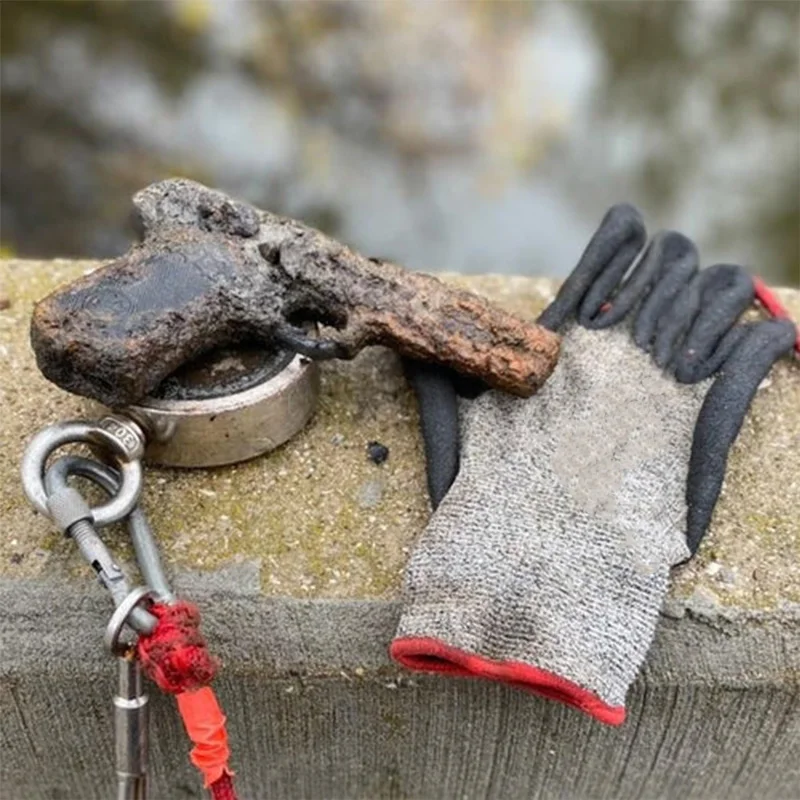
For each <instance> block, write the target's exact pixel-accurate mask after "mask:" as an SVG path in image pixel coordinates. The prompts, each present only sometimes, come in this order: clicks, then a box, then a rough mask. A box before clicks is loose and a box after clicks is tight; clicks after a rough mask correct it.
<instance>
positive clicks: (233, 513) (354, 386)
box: [0, 261, 800, 608]
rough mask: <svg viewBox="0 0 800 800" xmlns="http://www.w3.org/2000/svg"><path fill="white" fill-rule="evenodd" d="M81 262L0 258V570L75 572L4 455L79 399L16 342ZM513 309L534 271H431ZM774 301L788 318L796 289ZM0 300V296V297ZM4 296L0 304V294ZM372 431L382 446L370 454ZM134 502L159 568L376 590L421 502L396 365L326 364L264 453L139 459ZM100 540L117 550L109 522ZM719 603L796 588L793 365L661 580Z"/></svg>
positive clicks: (766, 598)
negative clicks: (305, 406) (294, 432)
mask: <svg viewBox="0 0 800 800" xmlns="http://www.w3.org/2000/svg"><path fill="white" fill-rule="evenodd" d="M95 266H96V263H94V262H69V261H50V262H33V261H6V262H0V301H2V300H6V301H7V303H6V302H0V309H4V310H0V364H1V365H2V374H3V378H2V381H0V399H2V402H3V409H4V414H3V418H2V421H0V448H1V449H2V453H3V458H2V462H0V465H1V467H2V474H1V475H0V520H2V526H3V531H4V536H3V537H0V575H5V576H8V577H13V576H17V577H25V576H35V575H40V574H53V573H56V574H64V575H65V576H71V575H72V576H75V577H80V579H83V580H87V579H88V570H87V568H86V567H85V566H84V565H83V564H81V562H80V560H79V558H78V556H77V553H76V552H75V548H74V547H73V546H72V544H71V543H70V542H68V541H64V540H63V538H62V537H60V536H59V535H57V534H55V533H54V532H53V530H52V528H51V527H50V525H49V524H48V522H47V520H44V519H42V518H40V517H38V516H37V515H36V514H34V512H33V511H32V510H31V509H30V507H29V506H28V504H27V502H26V501H25V498H24V497H23V495H22V492H21V488H20V484H19V479H18V472H17V470H18V464H19V459H20V456H21V453H22V450H23V448H24V446H25V443H26V441H27V440H28V439H29V437H30V436H31V435H32V434H33V433H34V432H35V431H36V430H38V429H39V428H40V427H42V426H44V425H46V424H50V423H52V422H55V421H57V420H60V419H69V418H74V417H78V416H85V415H86V414H87V409H88V408H89V405H88V403H86V402H85V401H83V400H82V399H80V398H76V397H72V396H70V395H67V394H65V393H64V392H62V391H60V390H59V389H57V388H56V387H54V386H52V385H50V384H49V383H47V381H45V380H44V379H43V378H42V377H41V375H40V374H39V373H38V371H37V369H36V366H35V363H34V360H33V357H32V354H31V352H30V348H29V346H28V338H27V336H28V320H29V316H30V311H31V308H32V305H33V302H34V301H35V300H36V299H38V298H39V297H42V296H44V295H45V294H47V293H48V292H49V291H51V290H52V289H53V288H54V287H55V286H57V285H58V284H60V283H63V282H65V281H68V280H71V279H73V278H75V277H77V276H78V275H80V274H82V273H83V272H84V271H86V270H88V269H92V268H94V267H95ZM447 277H448V279H449V280H453V281H454V282H456V283H458V284H460V285H463V286H466V287H469V288H472V289H474V290H477V291H479V292H481V293H483V294H486V295H487V296H489V297H492V298H493V299H495V300H497V301H498V302H500V303H502V304H503V305H504V306H506V307H508V308H509V309H511V310H514V311H516V312H518V313H521V314H523V315H526V316H532V315H535V314H536V313H537V312H538V311H539V310H540V309H541V308H542V307H543V306H544V305H545V304H546V303H547V302H548V300H549V299H550V298H551V297H552V296H553V293H554V288H555V285H554V283H553V282H552V281H550V280H546V279H540V278H518V277H501V276H485V277H464V276H447ZM783 296H784V299H785V300H786V302H787V304H788V305H789V306H790V307H791V309H792V310H793V312H794V313H796V314H797V315H798V316H800V293H798V292H791V291H786V292H785V293H784V294H783ZM5 306H7V307H5ZM4 307H5V308H4ZM373 440H377V441H380V442H382V443H383V444H385V445H386V446H387V447H388V448H389V451H390V455H389V459H388V461H387V462H386V463H385V464H383V465H381V466H376V465H375V464H373V463H372V462H370V461H369V460H368V458H367V455H366V447H367V443H368V442H370V441H373ZM144 505H145V507H146V509H147V511H148V513H149V515H150V518H151V521H152V523H153V526H154V528H155V530H156V532H157V534H158V537H159V541H160V543H161V547H162V550H163V552H164V556H165V560H166V562H167V563H168V564H169V565H170V566H171V568H173V569H179V568H187V569H200V570H213V569H215V568H218V567H221V566H222V565H224V564H230V563H232V562H234V563H235V562H243V561H253V560H256V561H258V562H259V563H260V565H261V584H262V590H263V592H264V593H265V594H272V595H292V596H296V597H366V596H382V597H388V596H392V595H394V594H395V593H396V591H397V589H398V587H399V584H400V579H401V575H402V570H403V567H404V565H405V563H406V560H407V555H408V552H409V548H410V546H411V545H412V542H413V539H414V537H415V536H416V534H417V533H418V532H419V531H420V530H421V529H422V527H423V526H424V524H425V521H426V519H427V516H428V507H427V502H426V500H425V487H424V465H423V460H422V450H421V444H420V441H419V437H418V434H417V420H416V409H415V405H414V401H413V397H412V396H411V394H410V392H409V390H408V388H407V386H406V384H405V381H404V379H403V376H402V373H401V371H400V369H399V364H398V362H397V360H396V359H395V358H394V356H393V355H392V354H391V353H389V352H388V351H385V350H382V349H379V348H375V349H372V350H369V351H366V352H364V353H363V354H362V355H361V356H360V357H359V358H358V359H356V360H355V361H354V362H352V363H334V364H326V365H324V368H323V376H322V395H321V403H320V408H319V411H318V413H317V414H316V416H315V418H314V420H313V421H312V422H311V424H310V425H309V426H308V427H307V429H306V430H305V431H303V432H302V433H301V434H299V435H298V436H297V437H295V438H294V439H293V440H292V441H291V442H289V443H288V444H287V445H285V446H284V447H282V448H280V449H279V450H278V451H276V452H274V453H272V454H270V455H268V456H265V457H262V458H259V459H256V460H254V461H252V462H249V463H247V464H240V465H238V466H235V467H229V468H221V469H214V470H196V471H191V472H188V471H178V470H156V469H150V470H148V475H147V486H146V490H145V499H144ZM107 540H108V542H109V544H111V545H112V546H113V547H114V549H115V552H117V553H119V554H120V557H121V558H122V560H123V561H125V560H126V559H129V558H130V548H128V547H127V546H126V543H125V537H124V532H123V531H119V530H115V531H113V532H111V533H109V534H108V537H107ZM696 590H701V591H702V593H703V595H704V597H708V596H709V593H713V594H712V595H711V596H713V597H716V598H717V599H718V600H719V602H720V603H721V604H730V605H736V606H739V607H745V608H769V607H774V606H776V605H777V604H779V603H781V602H786V601H798V602H800V369H798V367H797V365H796V364H794V365H793V364H790V363H789V362H788V361H787V362H786V363H783V364H781V365H779V366H778V367H777V368H776V369H775V370H774V371H773V373H772V375H771V376H770V378H769V379H768V380H767V381H766V382H765V385H764V386H763V387H762V389H761V390H760V391H759V393H758V396H757V398H756V400H755V402H754V405H753V408H752V411H751V413H750V415H749V417H748V419H747V421H746V423H745V425H744V428H743V430H742V434H741V436H740V438H739V441H738V442H737V445H736V448H735V450H734V452H733V454H732V457H731V462H730V466H729V470H728V476H727V479H726V483H725V488H724V492H723V498H722V500H721V502H720V504H719V506H718V508H717V512H716V514H715V518H714V523H713V526H712V530H711V532H710V534H709V536H708V537H707V539H706V542H705V543H704V545H703V546H702V548H701V551H700V553H699V556H698V558H697V559H696V560H695V561H694V562H693V563H692V564H691V565H689V566H688V567H686V568H683V569H682V570H680V571H679V573H678V575H677V578H676V581H675V586H674V589H673V594H674V595H676V596H678V597H688V596H690V595H692V593H693V592H695V591H696Z"/></svg>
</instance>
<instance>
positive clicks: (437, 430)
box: [403, 359, 460, 509]
mask: <svg viewBox="0 0 800 800" xmlns="http://www.w3.org/2000/svg"><path fill="white" fill-rule="evenodd" d="M403 366H404V368H405V372H406V376H407V377H408V380H409V382H410V383H411V386H412V388H413V389H414V393H415V394H416V396H417V402H418V404H419V416H420V429H421V431H422V441H423V444H424V447H425V464H426V469H427V474H428V494H429V496H430V499H431V505H432V506H433V508H434V509H435V508H437V507H438V505H439V503H441V502H442V500H443V498H444V496H445V495H446V494H447V492H448V491H449V489H450V486H451V485H452V484H453V481H454V480H455V478H456V475H457V474H458V464H459V448H460V440H459V432H458V397H457V393H456V387H455V383H454V381H453V376H452V374H451V373H450V370H448V369H445V368H443V367H439V366H436V365H434V364H425V363H422V362H421V361H413V360H411V359H404V361H403Z"/></svg>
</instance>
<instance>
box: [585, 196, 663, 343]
mask: <svg viewBox="0 0 800 800" xmlns="http://www.w3.org/2000/svg"><path fill="white" fill-rule="evenodd" d="M606 218H607V219H608V220H609V221H608V222H606V223H605V224H606V225H607V226H608V229H607V231H606V233H605V236H606V237H607V238H608V239H609V240H611V241H614V242H616V243H617V244H616V249H615V252H614V254H613V256H612V257H611V258H609V259H607V260H606V263H605V266H604V268H603V269H602V270H600V271H599V272H597V273H596V277H595V280H594V281H593V282H592V283H591V285H590V286H589V288H588V290H587V291H586V294H585V295H584V297H583V299H582V300H581V302H580V305H579V306H578V311H577V318H578V322H579V323H580V324H581V325H583V327H584V328H592V329H600V328H608V327H610V326H611V325H613V324H614V323H615V322H616V321H618V320H619V319H622V317H623V316H624V314H625V310H624V309H623V308H618V307H617V306H618V305H619V303H624V302H625V297H624V296H623V297H622V298H620V297H619V296H618V293H619V291H620V287H621V286H622V283H623V279H624V278H625V275H626V274H627V273H628V271H629V270H630V268H631V265H633V264H634V263H635V262H636V259H637V258H638V257H639V255H640V254H641V252H642V250H643V249H644V247H645V245H646V243H647V231H646V229H645V226H644V221H643V220H642V217H641V215H640V214H639V212H638V211H637V210H636V209H635V208H634V207H633V206H630V205H617V206H614V207H613V208H612V209H611V210H610V211H609V212H608V214H607V215H606Z"/></svg>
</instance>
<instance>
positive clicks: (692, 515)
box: [686, 319, 795, 555]
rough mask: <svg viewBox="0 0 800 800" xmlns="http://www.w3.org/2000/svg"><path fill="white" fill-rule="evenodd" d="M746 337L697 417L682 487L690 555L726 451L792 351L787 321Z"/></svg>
mask: <svg viewBox="0 0 800 800" xmlns="http://www.w3.org/2000/svg"><path fill="white" fill-rule="evenodd" d="M742 327H743V329H745V331H746V335H744V336H743V337H742V339H741V340H740V342H739V345H738V347H737V348H736V349H735V351H734V352H733V353H732V354H731V356H730V358H729V359H728V360H727V362H726V363H725V369H724V370H723V371H722V372H721V373H720V374H719V377H718V378H717V379H716V380H715V381H714V384H713V385H712V386H711V388H710V389H709V391H708V394H707V395H706V397H705V400H704V401H703V406H702V408H701V409H700V414H699V415H698V418H697V424H696V426H695V429H694V437H693V439H692V454H691V458H690V461H689V477H688V480H687V484H686V503H687V506H688V515H687V525H686V542H687V545H688V546H689V550H690V551H691V553H692V554H693V555H694V553H695V552H696V551H697V548H698V547H699V546H700V542H701V540H702V538H703V536H704V535H705V533H706V530H707V529H708V524H709V522H710V521H711V514H712V512H713V511H714V506H715V505H716V502H717V498H718V497H719V492H720V489H721V488H722V481H723V479H724V477H725V467H726V465H727V462H728V452H729V451H730V448H731V445H732V444H733V442H734V441H735V439H736V436H737V435H738V433H739V429H740V428H741V426H742V422H743V421H744V417H745V414H746V413H747V409H748V407H749V406H750V402H751V401H752V399H753V396H754V395H755V393H756V390H757V389H758V386H759V384H760V383H761V381H762V380H763V379H764V378H765V376H766V375H767V373H768V372H769V370H770V368H771V367H772V365H773V364H774V363H775V361H776V360H777V359H778V358H780V357H781V356H783V355H786V354H787V353H789V352H790V351H791V350H792V348H793V346H794V339H795V327H794V325H793V324H792V322H791V321H790V320H786V319H779V320H777V319H776V320H766V321H764V322H758V323H755V324H753V325H749V326H742Z"/></svg>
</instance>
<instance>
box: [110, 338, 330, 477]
mask: <svg viewBox="0 0 800 800" xmlns="http://www.w3.org/2000/svg"><path fill="white" fill-rule="evenodd" d="M318 396H319V370H318V367H317V365H316V364H315V363H313V362H312V361H310V360H309V359H308V358H306V357H305V356H301V355H297V354H295V353H292V352H288V351H283V350H278V351H270V350H265V349H264V346H263V344H261V345H253V346H246V345H245V346H237V347H236V348H223V349H220V350H216V351H214V352H213V353H212V354H210V355H208V356H206V357H204V358H202V359H199V360H197V361H195V362H192V363H191V364H189V365H187V366H185V367H183V368H182V369H181V370H179V371H178V372H176V373H175V374H174V375H172V376H170V377H169V378H168V379H167V380H165V381H164V382H163V383H162V384H161V386H160V387H159V388H158V390H157V391H156V392H154V393H153V394H152V395H150V396H148V397H146V398H145V399H144V400H142V401H141V402H140V403H138V404H137V405H134V406H128V407H127V408H125V409H124V410H123V413H125V414H127V415H129V416H130V417H131V418H133V419H134V420H136V421H137V422H138V423H139V424H140V425H141V426H142V427H143V428H144V429H145V430H146V431H147V438H148V445H147V450H146V452H145V460H146V461H148V462H149V463H151V464H160V465H162V466H170V467H215V466H222V465H224V464H235V463H238V462H240V461H246V460H248V459H250V458H254V457H255V456H259V455H261V454H263V453H266V452H267V451H269V450H273V449H274V448H276V447H278V446H279V445H281V444H283V443H284V442H286V441H287V440H288V439H290V438H291V437H292V436H293V435H294V434H295V433H297V432H298V431H299V430H300V429H301V428H303V426H304V425H305V424H306V423H307V422H308V420H309V419H310V418H311V416H312V415H313V413H314V410H315V408H316V405H317V398H318Z"/></svg>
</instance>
